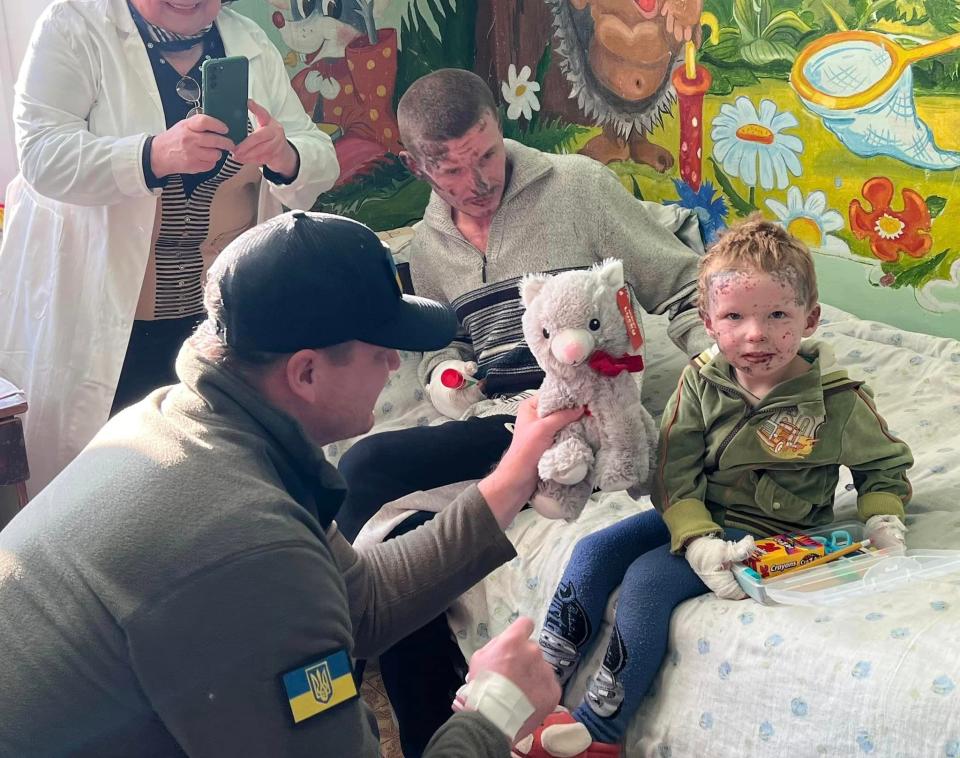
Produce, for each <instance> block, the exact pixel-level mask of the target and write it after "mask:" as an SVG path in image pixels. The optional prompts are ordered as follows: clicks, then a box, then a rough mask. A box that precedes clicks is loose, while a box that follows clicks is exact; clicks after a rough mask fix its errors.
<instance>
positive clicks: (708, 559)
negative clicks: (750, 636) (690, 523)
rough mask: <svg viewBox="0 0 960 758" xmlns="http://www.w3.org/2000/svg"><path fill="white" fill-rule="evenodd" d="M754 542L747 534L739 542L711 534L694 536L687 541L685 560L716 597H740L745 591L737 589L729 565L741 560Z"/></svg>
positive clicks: (732, 598) (738, 587)
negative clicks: (694, 537) (688, 542)
mask: <svg viewBox="0 0 960 758" xmlns="http://www.w3.org/2000/svg"><path fill="white" fill-rule="evenodd" d="M754 548H756V545H755V544H754V541H753V537H751V536H749V535H747V536H746V537H744V538H743V539H742V540H740V541H739V542H728V541H727V540H722V539H720V538H718V537H714V536H713V535H708V536H706V537H697V538H696V539H695V540H693V541H692V542H691V543H690V544H689V545H687V563H689V564H690V568H692V569H693V570H694V571H695V572H696V573H697V576H699V577H700V579H701V580H702V581H703V583H704V584H705V585H707V587H709V588H710V589H711V590H713V591H714V592H715V593H716V594H717V597H722V598H726V599H727V600H743V598H745V597H746V596H747V595H746V593H745V592H744V591H743V590H742V589H740V585H739V584H737V580H736V577H734V575H733V572H732V571H731V570H730V566H731V565H732V564H733V563H735V562H737V561H742V560H744V559H745V558H746V557H747V556H748V555H750V553H752V552H753V550H754Z"/></svg>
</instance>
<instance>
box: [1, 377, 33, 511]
mask: <svg viewBox="0 0 960 758" xmlns="http://www.w3.org/2000/svg"><path fill="white" fill-rule="evenodd" d="M26 410H27V397H26V395H25V394H24V393H23V390H20V389H18V388H17V387H15V386H14V385H13V384H11V383H10V382H8V381H7V380H6V379H4V378H3V377H0V485H4V484H12V485H15V486H16V488H17V499H18V500H19V505H20V507H21V508H23V506H25V505H26V504H27V479H29V478H30V468H29V466H27V449H26V446H25V445H24V442H23V422H22V421H21V420H20V418H19V416H20V414H22V413H24V412H25V411H26Z"/></svg>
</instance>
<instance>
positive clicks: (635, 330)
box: [617, 287, 643, 350]
mask: <svg viewBox="0 0 960 758" xmlns="http://www.w3.org/2000/svg"><path fill="white" fill-rule="evenodd" d="M617 307H618V308H619V309H620V315H621V316H623V325H624V326H625V327H627V335H628V336H629V337H630V347H631V348H633V349H634V350H639V349H640V346H641V345H642V344H643V333H642V332H641V331H640V322H639V321H637V314H636V313H634V312H633V306H632V305H631V304H630V292H629V290H627V288H626V287H621V288H620V289H618V290H617Z"/></svg>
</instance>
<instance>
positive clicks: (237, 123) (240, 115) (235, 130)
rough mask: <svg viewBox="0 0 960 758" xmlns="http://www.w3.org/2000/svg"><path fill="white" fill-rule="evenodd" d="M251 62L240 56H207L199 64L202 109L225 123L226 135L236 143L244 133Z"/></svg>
mask: <svg viewBox="0 0 960 758" xmlns="http://www.w3.org/2000/svg"><path fill="white" fill-rule="evenodd" d="M249 67H250V62H249V61H248V60H247V59H246V57H245V56H242V55H234V56H231V57H229V58H210V59H209V60H205V61H204V62H203V65H201V66H200V73H201V77H202V79H203V112H204V113H205V114H206V115H208V116H212V117H213V118H216V119H219V120H220V121H222V122H223V123H225V124H226V125H227V127H228V128H229V130H230V131H229V132H228V133H227V137H229V138H230V140H231V141H232V142H233V144H234V145H239V144H240V143H241V142H243V140H244V139H245V138H246V136H247V97H248V90H247V87H248V76H249Z"/></svg>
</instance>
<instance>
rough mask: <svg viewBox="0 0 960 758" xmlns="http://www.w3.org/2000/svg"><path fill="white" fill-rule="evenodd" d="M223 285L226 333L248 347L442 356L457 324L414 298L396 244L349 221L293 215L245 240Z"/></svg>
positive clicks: (233, 343)
mask: <svg viewBox="0 0 960 758" xmlns="http://www.w3.org/2000/svg"><path fill="white" fill-rule="evenodd" d="M207 278H208V282H213V281H216V282H218V283H219V285H220V297H221V299H222V301H223V307H222V309H221V312H220V314H219V318H218V320H217V323H216V325H215V326H216V330H217V333H218V334H219V335H220V337H221V339H222V340H223V341H224V342H225V343H226V344H227V345H229V346H230V347H233V348H235V349H237V350H239V351H241V352H242V351H244V350H250V351H264V352H275V353H292V352H296V351H297V350H303V349H310V348H320V347H327V346H329V345H335V344H337V343H339V342H348V341H350V340H360V341H361V342H368V343H370V344H372V345H380V346H381V347H392V348H397V349H400V350H438V349H440V348H441V347H445V346H446V345H447V344H449V343H450V340H452V339H453V336H454V334H455V333H456V329H457V319H456V316H455V315H454V313H453V311H452V310H451V309H450V308H449V307H447V306H445V305H441V304H440V303H438V302H435V301H433V300H427V299H426V298H422V297H414V296H412V295H404V294H403V293H402V292H401V291H400V279H399V276H398V275H397V269H396V266H395V265H394V262H393V256H392V255H391V253H390V248H389V247H387V245H385V244H384V243H383V242H382V241H381V240H380V239H379V238H378V237H377V235H376V234H374V233H373V232H372V231H371V230H370V229H369V228H368V227H366V226H364V225H363V224H361V223H359V222H357V221H353V220H351V219H348V218H344V217H342V216H335V215H332V214H327V213H308V212H305V211H293V212H290V213H284V214H282V215H280V216H276V217H274V218H272V219H270V220H269V221H266V222H265V223H263V224H259V225H257V226H255V227H253V228H252V229H249V230H248V231H246V232H244V233H243V234H241V235H240V236H239V237H237V238H236V239H235V240H234V241H233V242H231V243H230V244H229V245H227V247H226V248H225V249H224V250H223V252H222V253H220V255H219V256H217V259H216V261H214V263H213V265H212V266H211V267H210V271H209V273H208V274H207Z"/></svg>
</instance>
